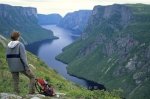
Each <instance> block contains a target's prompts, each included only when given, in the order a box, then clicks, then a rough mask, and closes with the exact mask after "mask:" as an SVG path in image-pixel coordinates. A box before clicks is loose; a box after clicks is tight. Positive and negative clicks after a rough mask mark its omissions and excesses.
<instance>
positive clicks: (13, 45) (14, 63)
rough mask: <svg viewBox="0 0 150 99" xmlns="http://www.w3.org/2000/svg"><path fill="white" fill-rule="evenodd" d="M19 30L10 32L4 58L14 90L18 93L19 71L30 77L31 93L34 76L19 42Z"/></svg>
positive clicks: (30, 91)
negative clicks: (9, 39)
mask: <svg viewBox="0 0 150 99" xmlns="http://www.w3.org/2000/svg"><path fill="white" fill-rule="evenodd" d="M19 36H20V33H19V32H13V33H12V34H11V40H12V41H10V42H9V43H8V46H7V51H6V60H7V62H8V65H9V70H10V72H11V73H12V77H13V81H14V91H15V92H16V93H19V73H23V74H24V75H26V76H27V77H28V78H29V79H30V87H29V88H30V90H29V93H30V94H33V93H34V92H35V90H34V84H35V77H34V75H33V73H32V71H31V70H30V69H29V66H28V62H27V56H26V51H25V47H24V45H23V44H22V43H21V42H19V41H18V40H19Z"/></svg>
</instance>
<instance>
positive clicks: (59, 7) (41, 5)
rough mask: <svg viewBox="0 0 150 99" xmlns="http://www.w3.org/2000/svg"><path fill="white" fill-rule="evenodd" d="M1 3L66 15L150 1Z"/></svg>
mask: <svg viewBox="0 0 150 99" xmlns="http://www.w3.org/2000/svg"><path fill="white" fill-rule="evenodd" d="M0 3H5V4H10V5H15V6H31V7H36V8H37V10H38V13H44V14H49V13H60V14H61V15H63V16H64V15H65V14H66V13H67V12H72V11H76V10H79V9H91V10H92V9H93V7H94V6H95V5H110V4H114V3H119V4H123V3H147V4H150V0H0Z"/></svg>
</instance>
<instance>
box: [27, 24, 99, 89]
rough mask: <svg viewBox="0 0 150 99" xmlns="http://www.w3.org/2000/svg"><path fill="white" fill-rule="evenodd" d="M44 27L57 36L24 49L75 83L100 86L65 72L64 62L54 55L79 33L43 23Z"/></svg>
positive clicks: (77, 36) (85, 85)
mask: <svg viewBox="0 0 150 99" xmlns="http://www.w3.org/2000/svg"><path fill="white" fill-rule="evenodd" d="M42 27H43V28H45V29H48V30H51V31H53V33H54V35H55V36H57V37H59V39H55V40H43V41H39V42H35V43H32V44H30V45H27V46H26V49H27V50H28V51H30V52H32V53H33V54H35V55H37V56H38V57H39V58H40V59H41V60H43V61H44V62H45V63H46V64H47V65H48V66H49V67H50V68H52V69H54V70H56V71H57V72H58V73H59V74H60V75H62V76H63V77H64V78H66V79H67V80H70V81H72V82H74V83H76V84H79V85H81V86H84V87H87V88H88V87H89V86H94V85H96V86H102V85H99V84H96V83H94V82H91V81H88V80H83V79H79V78H77V77H74V76H71V75H69V74H68V73H67V70H66V66H67V65H66V64H64V63H62V62H60V61H57V60H56V59H55V57H56V56H57V55H58V54H60V53H61V52H62V49H63V48H64V47H65V46H67V45H69V44H71V43H72V42H74V41H75V40H76V39H77V38H79V35H74V34H73V32H72V31H69V30H67V29H63V28H61V27H58V26H55V25H44V26H42Z"/></svg>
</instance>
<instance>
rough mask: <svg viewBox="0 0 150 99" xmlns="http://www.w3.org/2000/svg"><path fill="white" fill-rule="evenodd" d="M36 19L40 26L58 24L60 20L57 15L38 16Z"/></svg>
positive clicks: (60, 17)
mask: <svg viewBox="0 0 150 99" xmlns="http://www.w3.org/2000/svg"><path fill="white" fill-rule="evenodd" d="M37 19H38V23H39V24H40V25H47V24H58V23H59V22H60V21H61V20H62V16H60V15H59V14H48V15H44V14H38V15H37Z"/></svg>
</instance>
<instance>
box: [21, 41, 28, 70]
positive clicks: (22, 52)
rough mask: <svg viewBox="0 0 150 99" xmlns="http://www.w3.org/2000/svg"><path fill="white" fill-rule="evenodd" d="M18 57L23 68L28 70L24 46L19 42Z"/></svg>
mask: <svg viewBox="0 0 150 99" xmlns="http://www.w3.org/2000/svg"><path fill="white" fill-rule="evenodd" d="M19 51H20V59H21V62H22V63H23V66H24V68H25V70H29V66H28V62H27V55H26V50H25V47H24V45H23V44H22V43H21V44H20V49H19Z"/></svg>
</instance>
